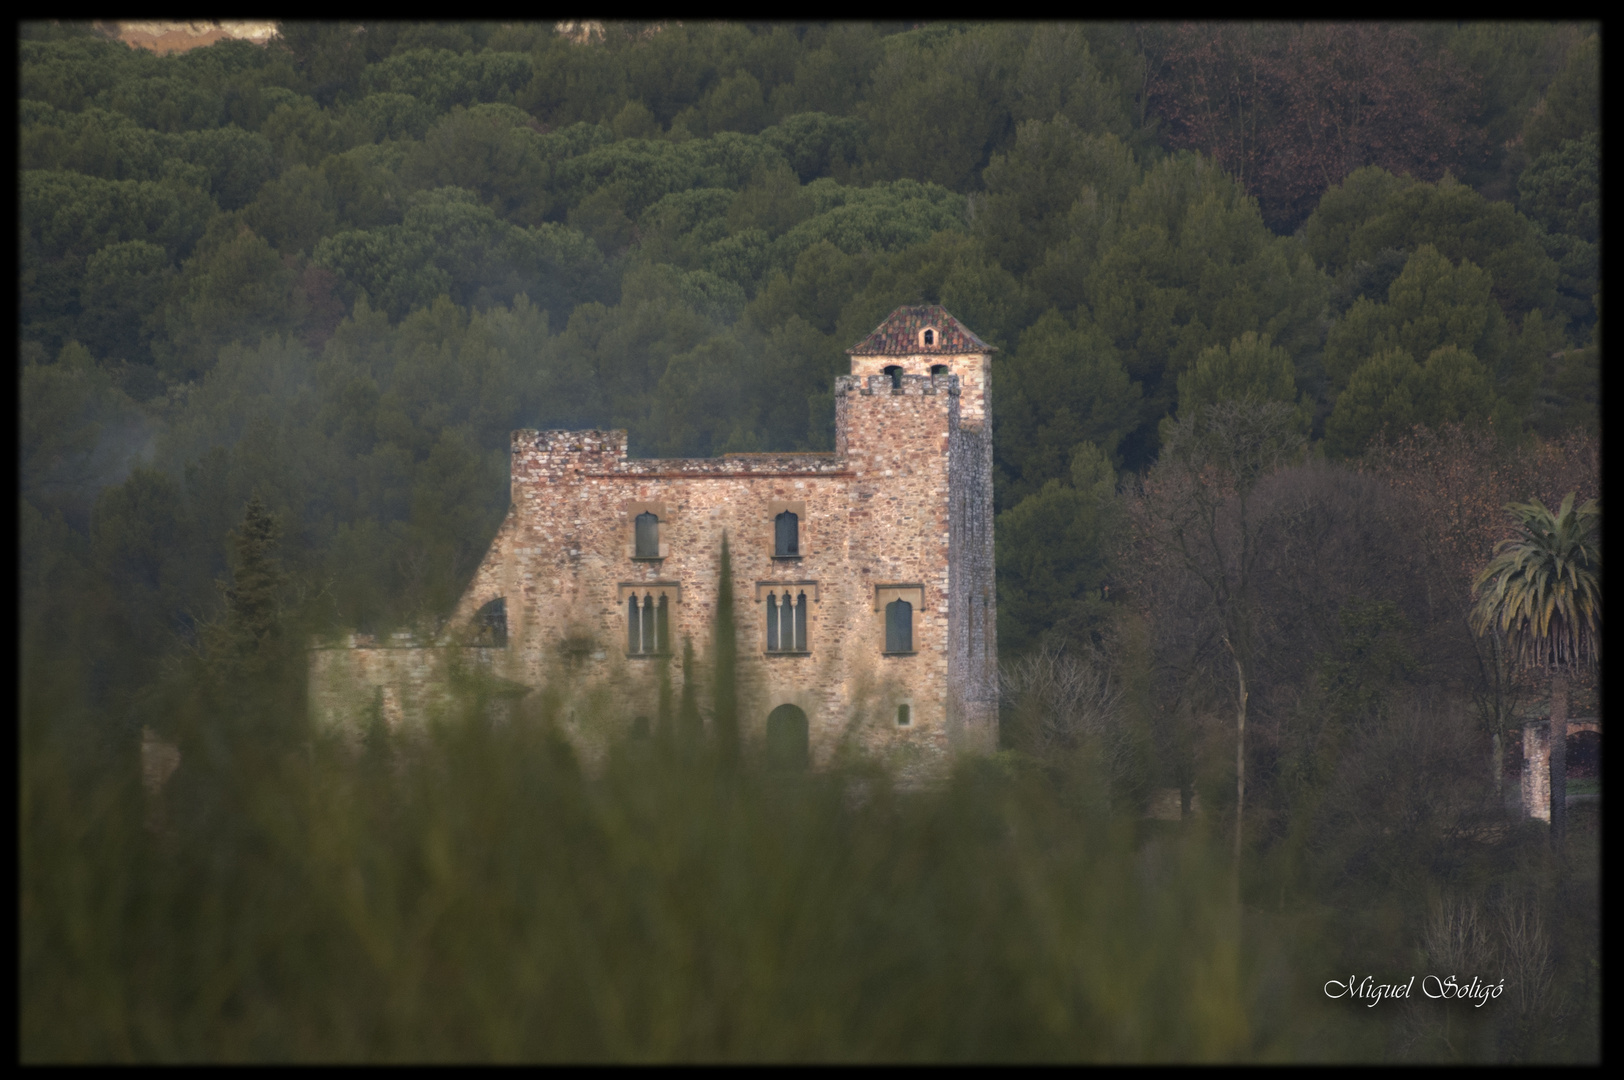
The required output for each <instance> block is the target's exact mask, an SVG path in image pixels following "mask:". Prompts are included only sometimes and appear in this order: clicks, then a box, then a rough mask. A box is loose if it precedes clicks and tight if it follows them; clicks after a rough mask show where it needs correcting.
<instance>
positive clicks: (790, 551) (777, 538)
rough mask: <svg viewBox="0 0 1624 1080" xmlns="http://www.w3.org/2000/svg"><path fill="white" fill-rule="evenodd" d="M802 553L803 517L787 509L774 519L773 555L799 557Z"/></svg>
mask: <svg viewBox="0 0 1624 1080" xmlns="http://www.w3.org/2000/svg"><path fill="white" fill-rule="evenodd" d="M800 555H801V519H800V516H799V515H798V514H796V513H795V512H794V511H791V510H785V511H784V512H783V513H782V514H779V515H778V517H777V518H776V519H774V521H773V556H774V557H775V558H779V559H797V558H800Z"/></svg>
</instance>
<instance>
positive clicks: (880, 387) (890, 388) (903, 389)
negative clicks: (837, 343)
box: [835, 373, 959, 397]
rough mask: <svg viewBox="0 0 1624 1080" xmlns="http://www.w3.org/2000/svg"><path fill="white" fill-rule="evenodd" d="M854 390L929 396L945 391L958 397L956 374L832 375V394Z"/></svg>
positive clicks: (871, 393) (865, 394) (861, 392)
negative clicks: (833, 380)
mask: <svg viewBox="0 0 1624 1080" xmlns="http://www.w3.org/2000/svg"><path fill="white" fill-rule="evenodd" d="M850 393H858V394H862V395H864V396H873V395H875V394H880V395H885V396H893V397H895V396H908V395H912V396H916V397H920V396H924V397H933V396H936V395H939V394H945V395H947V396H949V397H958V396H959V377H958V376H957V375H954V374H951V373H948V374H937V375H885V374H880V375H836V376H835V396H836V397H839V396H841V395H844V394H850Z"/></svg>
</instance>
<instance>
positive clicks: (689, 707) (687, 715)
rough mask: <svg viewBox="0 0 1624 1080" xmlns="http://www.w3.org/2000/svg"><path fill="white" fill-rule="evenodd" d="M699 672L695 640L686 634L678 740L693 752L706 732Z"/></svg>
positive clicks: (687, 749)
mask: <svg viewBox="0 0 1624 1080" xmlns="http://www.w3.org/2000/svg"><path fill="white" fill-rule="evenodd" d="M697 679H698V674H697V672H695V670H694V642H693V639H692V638H690V637H688V636H687V635H686V634H684V635H683V638H682V703H681V704H680V705H679V706H678V707H677V741H678V742H679V743H680V744H681V745H682V747H683V749H684V750H685V751H687V752H689V753H692V752H693V751H694V750H695V749H696V748H697V747H698V746H699V739H700V736H701V735H703V734H704V721H703V720H701V719H700V718H699V695H698V685H697Z"/></svg>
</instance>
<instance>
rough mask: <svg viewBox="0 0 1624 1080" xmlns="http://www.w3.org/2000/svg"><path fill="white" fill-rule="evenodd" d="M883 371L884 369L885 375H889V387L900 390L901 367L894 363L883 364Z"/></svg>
mask: <svg viewBox="0 0 1624 1080" xmlns="http://www.w3.org/2000/svg"><path fill="white" fill-rule="evenodd" d="M883 371H884V373H885V374H886V375H889V376H891V389H893V390H901V389H902V368H900V367H898V366H897V365H896V364H887V365H886V366H885V368H884V369H883Z"/></svg>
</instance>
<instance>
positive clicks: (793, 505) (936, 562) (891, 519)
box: [311, 306, 997, 783]
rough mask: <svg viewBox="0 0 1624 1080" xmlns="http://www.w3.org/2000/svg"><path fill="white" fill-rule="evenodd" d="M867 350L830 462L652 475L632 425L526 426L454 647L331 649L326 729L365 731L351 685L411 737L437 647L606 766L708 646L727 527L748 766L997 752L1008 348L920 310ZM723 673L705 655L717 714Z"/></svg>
mask: <svg viewBox="0 0 1624 1080" xmlns="http://www.w3.org/2000/svg"><path fill="white" fill-rule="evenodd" d="M849 351H850V354H851V358H852V360H851V366H852V373H851V374H850V375H842V376H839V377H838V378H837V379H836V380H835V433H836V434H835V444H836V446H835V450H834V452H833V453H806V452H800V453H773V454H729V455H726V456H724V457H720V458H682V459H659V458H645V459H634V458H630V457H629V456H628V455H627V441H626V433H625V432H624V431H515V432H514V433H513V436H512V454H513V458H512V492H511V503H510V506H509V510H508V515H507V518H506V520H505V521H504V522H503V523H502V526H501V529H500V530H499V531H498V532H497V535H496V537H495V539H494V540H493V541H492V543H491V547H490V550H489V552H488V553H487V554H486V556H485V559H484V561H483V562H482V564H481V565H480V567H479V569H478V570H477V571H476V572H475V574H474V578H473V581H472V582H470V584H469V586H468V589H467V591H466V592H465V593H464V595H463V597H462V600H461V601H460V602H459V603H458V605H457V608H456V610H455V611H454V612H453V614H452V617H451V620H450V623H449V624H448V629H449V633H448V635H447V637H446V639H445V640H443V641H441V642H439V643H438V644H436V645H435V646H433V647H432V648H429V649H415V651H414V648H415V647H411V646H397V647H395V648H394V649H393V650H392V651H390V652H389V653H388V655H384V653H383V651H382V650H379V649H376V648H360V647H356V646H355V645H354V644H353V643H352V645H351V647H350V648H349V649H347V650H342V649H340V650H334V649H328V650H326V651H325V652H324V653H321V654H320V655H318V654H314V653H313V654H312V662H311V663H312V669H311V670H312V682H311V685H312V697H313V702H312V703H313V705H314V706H316V707H317V715H321V716H325V717H328V718H329V720H330V722H333V723H340V724H353V723H354V717H353V716H352V715H351V714H355V713H356V709H355V708H354V707H353V703H351V704H346V703H345V701H344V700H343V699H344V698H345V697H346V695H345V694H343V693H340V689H341V686H342V685H343V684H344V683H346V682H353V683H357V684H366V685H361V686H359V691H360V692H359V693H358V694H350V695H347V696H348V697H351V698H354V700H355V701H357V702H360V703H362V705H365V703H367V702H372V703H374V707H376V705H375V703H376V702H377V701H378V700H380V699H381V700H383V701H385V702H386V703H387V702H390V701H398V702H401V703H403V704H402V707H401V708H400V709H399V710H397V711H399V712H401V714H402V715H401V717H400V718H399V722H400V723H403V724H410V723H414V722H416V720H415V718H413V717H409V716H406V715H405V713H407V712H410V711H412V709H417V708H418V706H416V705H413V706H412V708H410V709H409V708H407V707H406V706H407V705H409V704H410V703H413V702H421V703H430V704H424V705H423V706H422V708H429V707H430V706H431V703H432V702H434V701H437V700H440V699H441V698H443V697H444V695H443V694H442V695H439V697H436V695H435V694H433V693H428V692H425V688H424V687H419V686H417V685H416V682H423V681H424V680H428V681H430V682H432V681H433V680H434V679H435V678H437V676H434V675H433V674H432V672H434V671H436V670H438V669H439V667H444V666H445V665H444V664H438V666H437V664H436V663H432V662H429V661H430V658H429V657H428V655H427V654H429V653H430V652H433V651H434V650H438V651H439V652H441V653H447V654H449V653H451V652H453V651H455V650H459V649H460V650H462V653H463V654H464V655H461V656H460V658H453V659H456V662H457V663H460V664H461V665H462V666H463V667H464V668H467V667H468V666H469V665H470V664H472V663H477V664H479V665H481V666H484V667H485V668H487V669H488V670H489V671H490V672H491V673H492V674H493V675H497V676H500V677H501V679H503V680H505V682H504V684H503V685H505V686H507V687H509V688H511V689H512V690H513V691H514V692H516V693H522V692H523V689H524V688H525V687H530V688H539V687H543V686H545V687H547V688H548V690H549V699H550V700H552V701H553V702H554V703H555V705H556V706H557V711H558V715H559V716H560V718H561V722H562V723H563V725H564V734H565V735H566V736H567V737H569V738H571V739H572V741H574V742H575V743H576V745H577V748H578V749H579V750H580V751H581V752H582V754H583V759H584V761H586V762H587V763H588V764H590V763H591V762H593V761H594V760H601V758H602V755H603V754H604V753H605V752H607V750H608V748H609V747H610V746H611V745H612V744H613V743H614V742H615V741H616V740H619V739H636V738H642V737H647V736H648V735H649V733H650V731H651V729H652V728H653V727H654V726H655V725H654V723H653V721H654V718H655V717H656V716H657V715H658V710H659V701H660V689H659V688H660V683H661V678H662V672H663V673H664V677H665V678H668V679H670V680H671V682H672V683H674V684H676V686H677V687H678V688H679V689H680V680H681V677H682V675H681V671H680V665H678V664H677V663H675V661H674V660H673V657H674V656H676V655H680V653H681V650H682V645H681V642H682V641H683V639H684V638H688V639H691V640H692V641H693V642H694V643H695V645H696V646H698V647H699V649H700V651H701V652H702V653H703V651H704V650H705V648H706V646H707V645H708V643H709V641H710V639H711V633H712V628H713V627H714V625H715V618H716V610H715V604H716V601H717V598H718V596H719V583H718V581H717V579H716V573H717V570H718V568H719V564H718V559H717V555H718V552H719V549H720V546H721V540H722V537H723V536H724V535H725V536H727V537H728V539H729V546H730V550H731V552H732V574H733V583H732V584H733V594H734V597H735V611H734V614H735V619H736V621H737V626H738V639H737V642H738V665H737V671H738V688H737V690H738V705H739V720H740V735H741V740H742V749H743V751H744V754H745V756H746V759H747V760H754V761H756V762H758V763H760V764H761V765H763V766H765V767H769V768H805V767H811V768H817V767H822V766H825V765H828V764H830V763H832V762H835V761H838V760H840V759H841V757H842V755H843V754H847V753H849V752H851V751H859V752H862V753H865V754H873V755H876V756H878V757H880V758H882V759H884V760H887V761H889V762H892V763H893V764H894V765H895V767H896V771H897V775H898V777H899V779H901V780H902V781H903V782H905V783H911V782H915V781H919V782H928V781H929V779H930V778H932V777H940V776H942V775H943V774H944V770H945V768H946V767H947V766H948V765H949V763H950V762H951V760H952V758H953V756H954V755H955V754H956V753H961V752H966V751H969V752H977V753H984V752H990V751H992V750H994V749H996V746H997V677H996V672H997V652H996V645H995V635H994V626H995V622H996V605H995V602H994V597H993V549H992V433H991V411H990V396H989V395H990V388H991V383H990V377H989V376H990V362H989V360H990V354H991V353H992V351H993V350H992V348H991V346H989V345H987V344H986V343H985V342H983V341H981V340H980V339H979V338H977V337H976V336H975V335H974V334H972V333H971V332H970V331H969V330H967V329H965V328H964V326H962V325H961V324H960V323H959V322H958V321H957V320H956V319H954V318H953V316H951V315H949V314H948V313H947V312H946V311H944V310H943V309H942V308H940V307H937V306H916V307H904V308H899V309H897V310H896V311H895V312H893V313H892V314H891V316H890V317H889V318H887V319H886V321H885V322H884V323H882V324H881V325H880V326H879V327H877V328H876V329H875V330H874V332H873V333H872V334H870V335H869V336H868V337H866V338H864V340H863V341H861V342H859V343H858V344H857V345H856V346H854V347H853V348H852V349H851V350H849ZM397 653H399V655H396V654H397ZM374 654H376V655H374ZM704 670H705V658H704V656H703V655H702V656H701V657H700V673H699V674H700V679H701V682H700V684H699V686H698V688H697V689H698V691H699V699H700V704H701V709H702V710H703V709H705V708H707V707H708V706H707V701H708V696H709V694H710V688H709V686H708V685H707V684H706V683H705V681H704V680H705V678H706V676H705V675H703V671H704ZM318 675H319V676H320V678H319V679H318V678H317V676H318ZM414 680H415V682H414ZM397 683H399V684H400V685H398V686H397V685H396V684H397ZM407 683H412V685H406V684H407ZM386 684H387V685H386ZM318 685H319V687H320V689H318ZM419 711H421V710H419Z"/></svg>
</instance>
